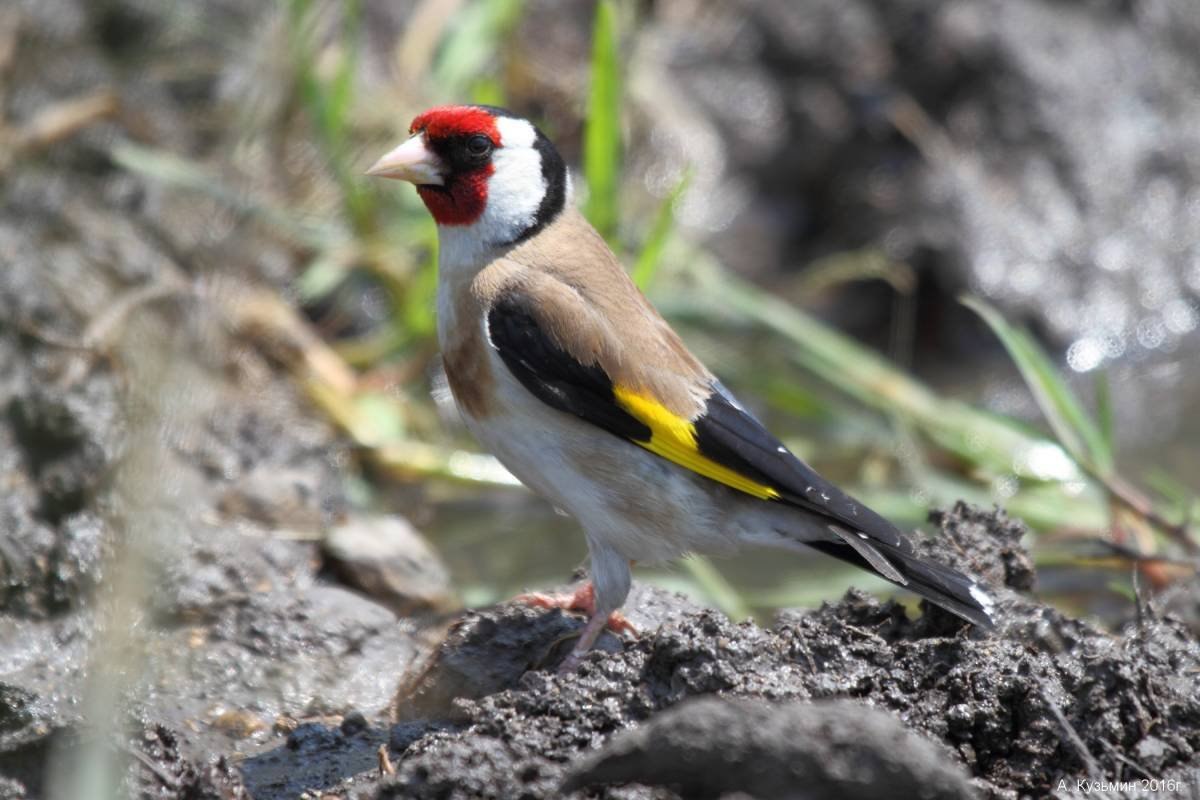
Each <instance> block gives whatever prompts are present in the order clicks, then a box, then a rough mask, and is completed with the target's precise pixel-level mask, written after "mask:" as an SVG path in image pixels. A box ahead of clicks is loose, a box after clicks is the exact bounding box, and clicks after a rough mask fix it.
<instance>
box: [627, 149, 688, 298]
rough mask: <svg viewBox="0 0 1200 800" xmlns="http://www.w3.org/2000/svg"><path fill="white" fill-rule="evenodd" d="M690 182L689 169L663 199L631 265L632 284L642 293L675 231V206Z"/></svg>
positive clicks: (658, 265)
mask: <svg viewBox="0 0 1200 800" xmlns="http://www.w3.org/2000/svg"><path fill="white" fill-rule="evenodd" d="M691 180H692V171H691V170H690V169H689V170H687V171H686V172H684V174H683V177H682V178H680V179H679V183H677V184H676V185H675V188H674V189H672V190H671V193H670V194H668V195H667V196H666V198H664V199H663V201H662V205H660V206H659V207H658V213H657V214H656V215H655V217H654V224H653V225H651V226H650V233H649V235H648V236H647V237H646V241H645V242H643V243H642V249H641V252H639V253H638V257H637V260H636V261H635V262H634V263H633V282H634V283H636V284H637V285H638V287H639V288H640V289H642V290H643V291H644V290H645V289H646V288H647V287H648V286H649V285H650V284H651V283H652V282H653V281H654V276H655V275H657V274H658V268H659V267H660V266H661V265H662V254H663V250H664V249H665V248H666V245H667V240H668V239H670V238H671V234H672V233H673V232H674V231H675V206H676V205H678V203H679V198H680V197H682V196H683V193H684V192H685V191H687V187H688V184H689V183H690V182H691Z"/></svg>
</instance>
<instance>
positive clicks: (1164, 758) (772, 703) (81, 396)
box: [0, 0, 1200, 800]
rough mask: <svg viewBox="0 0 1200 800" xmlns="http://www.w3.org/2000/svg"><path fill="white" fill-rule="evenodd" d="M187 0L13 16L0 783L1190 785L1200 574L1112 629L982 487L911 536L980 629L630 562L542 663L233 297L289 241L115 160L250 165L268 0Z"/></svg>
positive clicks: (521, 619) (32, 790)
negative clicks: (978, 588) (258, 44)
mask: <svg viewBox="0 0 1200 800" xmlns="http://www.w3.org/2000/svg"><path fill="white" fill-rule="evenodd" d="M194 5H195V7H196V8H200V9H202V11H201V12H199V17H197V18H198V19H201V22H202V23H203V24H202V25H200V26H199V32H198V31H197V29H195V28H188V27H187V24H190V23H188V20H185V19H183V17H182V16H178V15H172V14H169V13H166V12H164V11H163V10H162V9H163V8H166V5H165V4H164V5H161V6H160V5H159V4H156V3H153V2H116V1H115V0H114V1H113V2H83V0H78V1H76V0H22V2H20V3H17V4H16V5H13V4H6V5H4V7H3V8H0V99H2V100H3V102H2V103H0V106H2V107H0V112H3V115H4V124H3V126H0V177H2V178H3V181H2V182H0V194H2V197H0V798H4V799H6V800H7V798H41V797H59V798H72V800H74V798H75V797H78V796H79V794H78V793H77V792H76V791H75V790H76V786H75V784H73V783H72V780H74V779H76V778H77V777H78V773H80V769H79V767H80V765H81V764H82V763H83V759H84V758H85V757H95V756H96V754H101V755H102V756H104V757H106V758H109V757H111V758H113V759H114V763H116V764H118V765H121V770H120V771H119V776H118V777H117V778H116V779H115V780H117V781H118V782H120V783H121V785H122V786H123V791H125V792H126V793H128V794H131V795H133V796H137V797H147V798H164V799H165V798H192V799H194V798H240V797H254V798H258V799H259V800H282V798H295V797H304V796H306V797H309V798H316V797H320V796H334V797H359V798H376V797H379V798H389V797H454V798H458V797H461V798H471V797H498V798H499V797H504V798H508V797H528V798H540V797H557V796H562V795H564V794H568V795H570V796H575V797H612V798H638V797H654V798H671V797H694V796H714V797H718V796H726V797H731V798H732V797H761V798H773V797H814V798H816V797H831V796H856V797H857V796H861V797H874V796H912V797H920V796H925V797H968V796H972V795H974V796H979V797H996V798H1010V797H1012V798H1015V797H1022V796H1029V797H1041V796H1046V795H1047V794H1058V795H1059V796H1062V797H1075V796H1080V795H1079V793H1078V792H1077V791H1074V789H1075V787H1076V784H1075V781H1076V780H1078V779H1080V778H1086V779H1090V780H1096V781H1099V780H1108V781H1116V780H1134V781H1136V780H1141V779H1150V780H1158V781H1177V782H1178V788H1167V789H1163V790H1162V791H1158V792H1156V793H1155V794H1154V795H1153V796H1156V797H1165V796H1172V795H1178V796H1185V797H1187V796H1192V797H1195V796H1200V647H1198V645H1197V644H1196V635H1197V630H1198V627H1197V626H1198V623H1197V620H1198V619H1200V590H1198V589H1197V587H1196V586H1194V585H1193V586H1187V587H1180V588H1177V589H1176V590H1175V591H1174V592H1173V593H1171V595H1169V596H1165V597H1161V598H1155V599H1154V600H1147V601H1146V602H1145V603H1143V604H1142V607H1141V611H1140V613H1139V614H1138V615H1136V616H1135V617H1134V618H1132V619H1130V620H1129V621H1128V623H1127V624H1126V625H1125V626H1124V627H1123V628H1121V629H1120V630H1119V631H1118V632H1117V633H1115V634H1114V633H1109V632H1105V631H1103V630H1100V629H1098V628H1096V627H1094V626H1092V625H1090V624H1088V623H1086V622H1081V621H1077V620H1072V619H1069V618H1067V617H1065V616H1063V615H1062V614H1061V613H1059V612H1057V611H1055V610H1054V609H1051V608H1048V607H1046V606H1044V605H1041V604H1039V603H1038V602H1036V600H1035V599H1033V597H1034V596H1033V595H1032V594H1031V593H1030V592H1031V589H1032V587H1033V586H1034V574H1033V571H1032V568H1031V567H1030V564H1029V560H1028V557H1027V555H1026V554H1025V552H1024V550H1023V549H1022V545H1021V543H1020V534H1021V527H1020V525H1019V524H1017V523H1015V522H1013V521H1010V520H1007V519H1006V518H1005V517H1004V516H1003V515H1002V514H999V513H996V512H991V511H980V510H972V509H968V508H963V507H960V508H957V509H954V510H952V511H949V512H947V513H946V514H944V515H942V516H941V517H940V518H939V520H938V521H939V523H940V527H941V529H942V532H943V534H944V535H943V536H942V537H940V538H938V539H935V540H931V541H930V542H929V543H927V544H926V545H925V546H926V547H928V548H929V550H930V552H931V553H932V554H934V555H935V556H936V557H939V558H942V559H944V560H947V561H951V562H954V563H957V564H958V565H959V566H961V567H962V568H964V569H968V570H971V571H974V572H976V573H978V574H980V575H982V576H984V577H985V578H987V579H988V580H990V581H991V582H992V583H993V584H994V585H997V586H1001V585H1003V586H1007V587H1009V590H1010V591H1011V593H1010V595H1009V596H1008V598H1007V601H1006V603H1005V620H1004V622H1003V624H1002V625H1001V626H1000V627H999V629H998V630H997V631H995V632H993V633H982V632H978V631H973V630H971V629H969V628H964V627H963V626H961V625H960V624H959V623H957V622H956V621H955V620H954V619H953V618H950V617H947V616H946V615H945V614H943V613H941V612H940V611H938V610H936V609H933V610H926V611H925V612H924V613H923V614H922V615H920V616H917V617H915V618H910V617H909V616H908V615H907V614H906V613H905V610H904V609H903V608H901V607H900V606H898V605H896V604H894V603H890V602H881V601H879V600H877V599H875V598H873V597H871V596H867V595H862V594H856V593H852V594H850V595H848V596H847V597H845V598H843V599H841V600H839V601H837V602H833V603H830V604H828V605H826V606H825V607H823V608H821V609H819V610H816V611H808V612H800V611H796V612H787V613H785V614H783V615H781V617H780V619H779V620H778V622H777V623H776V624H775V625H774V626H772V627H770V628H764V627H760V626H757V625H755V624H752V623H741V624H734V623H731V622H730V621H729V620H727V619H725V618H724V617H722V616H721V615H720V614H718V613H716V612H714V611H711V610H707V609H703V608H698V607H696V606H694V605H692V604H690V603H688V602H687V601H686V600H684V599H682V598H680V597H677V596H674V595H671V594H669V593H665V592H662V591H658V590H653V589H650V588H647V587H638V588H637V590H636V591H635V594H634V595H633V597H632V598H631V601H630V607H629V609H628V610H629V615H630V616H631V618H632V619H633V620H634V621H635V623H637V624H639V626H640V627H641V630H642V635H641V636H640V637H639V638H638V639H637V640H636V641H625V642H620V641H617V640H616V639H615V638H612V637H608V638H606V639H605V640H603V648H604V649H603V652H599V653H597V654H595V655H594V656H593V657H591V658H590V659H589V660H588V661H587V662H586V663H585V664H584V666H583V667H582V668H581V670H580V671H579V672H578V673H577V674H573V675H567V676H558V675H556V674H555V673H554V672H553V667H554V664H555V661H556V659H557V658H558V657H560V656H561V651H562V648H563V647H564V646H569V641H564V639H567V638H569V636H570V634H571V633H573V632H574V631H575V630H577V629H578V628H579V627H580V625H581V621H580V620H578V619H576V618H574V617H571V616H569V615H564V614H562V613H560V612H544V611H535V610H532V609H529V608H524V607H521V606H503V607H499V608H494V609H488V610H483V611H475V612H471V613H469V614H467V615H465V616H462V617H458V616H455V615H453V614H452V613H451V612H452V609H453V608H454V606H455V603H456V599H455V593H454V589H453V587H451V586H449V585H448V582H447V578H446V575H445V571H444V570H443V569H442V568H441V566H440V565H439V564H438V562H437V557H436V555H434V554H433V553H432V552H431V550H430V549H429V548H428V547H427V546H426V545H425V544H424V543H423V541H422V540H421V539H420V537H419V536H416V535H415V534H414V533H413V531H412V530H411V529H410V528H409V527H407V526H406V525H405V524H404V523H403V521H402V519H401V516H402V515H403V514H404V513H405V512H406V511H408V510H409V509H406V508H403V507H389V508H387V509H378V508H370V507H364V506H363V504H362V503H361V502H358V501H356V500H355V498H354V497H353V496H351V495H352V493H351V492H350V490H349V489H348V486H352V481H348V480H347V479H348V478H352V477H354V459H353V455H354V454H353V452H352V449H351V448H350V447H349V446H348V445H347V444H346V442H345V441H344V440H343V439H342V438H341V437H340V436H338V435H337V433H336V432H335V430H334V428H333V427H332V426H331V425H330V424H329V423H328V422H327V421H326V420H324V419H322V418H320V417H319V416H318V415H316V414H315V413H314V412H313V410H312V407H311V405H310V404H309V403H308V402H307V401H306V399H305V398H303V397H302V396H300V394H299V393H298V391H297V389H296V388H295V386H294V385H293V384H292V383H291V382H290V381H289V380H288V379H287V378H286V377H285V374H284V370H283V369H281V367H280V363H279V360H278V356H279V352H278V349H277V348H275V347H272V346H270V343H266V342H264V341H263V340H262V339H261V337H258V336H255V335H254V334H253V331H250V330H248V329H247V328H246V327H245V326H244V325H243V324H241V322H240V321H239V319H238V318H237V317H236V315H234V316H231V315H230V313H229V311H230V309H231V308H233V307H235V306H236V305H237V302H236V301H239V300H244V299H246V298H247V297H248V296H251V295H252V293H253V290H252V289H251V287H264V286H265V287H273V288H274V289H277V290H280V291H283V290H285V289H286V287H287V285H288V283H289V282H290V281H291V280H292V278H294V276H295V274H296V273H297V271H298V269H299V266H300V265H301V264H302V263H303V258H304V254H303V253H298V252H297V251H296V249H295V248H294V247H293V246H291V245H289V244H287V243H286V242H283V241H281V240H280V238H279V237H277V236H273V235H270V234H269V233H268V232H266V231H264V230H263V229H262V227H260V226H258V225H256V224H253V223H252V222H250V221H248V220H247V219H245V218H244V217H242V216H240V215H239V214H236V213H234V212H233V211H231V210H230V207H229V205H228V204H222V203H217V202H215V201H213V200H211V199H206V198H205V197H202V196H197V195H195V194H188V193H185V192H179V191H173V190H171V189H168V188H165V187H164V186H163V185H162V184H161V183H158V182H155V181H152V180H148V179H146V178H145V177H143V176H138V175H135V174H133V173H131V172H129V171H128V170H126V169H123V168H122V167H120V166H119V165H118V164H117V162H116V161H115V160H114V156H113V153H114V147H115V146H116V145H119V144H120V143H122V142H125V141H135V142H139V143H142V144H147V145H151V146H154V147H156V148H160V149H162V150H165V151H169V152H172V153H178V154H188V155H190V156H192V157H195V158H196V159H197V160H211V161H229V160H236V159H235V156H236V155H237V154H238V152H239V151H238V150H237V147H236V145H237V144H238V142H235V141H233V140H234V139H235V138H236V137H234V136H228V137H226V135H225V134H224V133H222V132H221V131H219V130H217V123H216V122H215V121H214V120H217V119H219V117H220V113H219V112H220V111H221V110H222V109H223V110H224V113H228V112H229V107H230V105H233V104H235V101H237V100H238V98H239V97H241V98H242V99H243V100H244V99H245V98H244V97H242V94H240V93H244V92H245V89H246V86H247V80H246V75H247V74H256V73H255V70H256V69H257V68H258V67H260V66H261V64H260V62H259V61H256V60H255V59H254V58H253V57H252V55H253V54H248V53H247V52H246V50H245V49H242V50H239V51H237V52H232V50H233V48H230V47H227V46H226V42H227V40H226V39H223V38H222V37H221V36H216V35H213V31H216V32H228V31H231V30H235V29H236V30H240V31H260V30H261V29H263V28H269V27H270V20H269V19H265V17H266V15H264V13H263V9H264V8H266V7H267V6H268V4H265V3H264V4H253V3H243V2H222V1H221V0H211V2H206V3H196V4H194ZM851 5H852V4H846V6H847V7H850V6H851ZM915 5H916V6H920V5H922V4H919V3H918V4H915ZM1026 5H1028V4H1026ZM1034 5H1037V4H1034ZM1092 5H1095V6H1098V7H1101V6H1103V7H1104V8H1107V7H1108V6H1110V5H1111V6H1113V7H1116V6H1117V5H1120V4H1116V3H1113V4H1107V3H1094V4H1092ZM859 6H861V7H863V8H865V7H866V5H864V4H859ZM14 9H15V11H14ZM1102 10H1103V9H1102ZM864 13H865V12H864ZM1104 13H1105V14H1108V13H1109V12H1108V11H1104ZM1112 13H1113V14H1114V15H1116V14H1117V12H1115V11H1114V12H1112ZM1118 16H1119V15H1117V16H1114V17H1113V18H1114V20H1116V21H1115V22H1114V23H1113V24H1114V25H1118V24H1119V25H1120V26H1124V25H1125V24H1126V23H1125V22H1124V21H1123V20H1124V18H1123V17H1120V19H1118V18H1117V17H1118ZM14 20H16V22H14ZM181 20H182V22H181ZM193 21H194V20H193ZM185 23H187V24H185ZM13 25H17V26H19V35H17V34H14V35H12V36H10V35H9V33H11V31H12V30H15V29H13V28H12V26H13ZM206 26H207V27H206ZM1185 33H1186V31H1181V32H1180V36H1181V37H1182V36H1183V35H1184V34H1185ZM830 46H833V47H836V46H837V44H836V40H834V42H833V44H831V45H830ZM13 53H15V54H16V55H15V56H13ZM214 63H220V64H223V65H224V66H223V67H221V68H219V69H214V68H213V67H212V64H214ZM267 66H270V65H267ZM264 69H265V67H264ZM109 91H112V92H113V93H114V94H113V95H110V94H108V93H107V92H109ZM116 95H119V102H117V100H115V99H114V98H115V97H116ZM231 98H232V99H231ZM252 99H253V98H252ZM269 100H270V98H267V99H266V100H265V101H264V103H263V105H264V106H265V107H266V110H265V113H267V114H268V115H269V114H271V113H278V114H279V115H280V117H281V118H284V117H287V111H286V109H280V108H275V107H273V106H271V103H270V102H269ZM63 103H66V104H67V105H66V106H64V105H61V104H63ZM72 104H73V105H72ZM50 110H57V112H58V113H56V114H48V115H46V116H41V115H42V112H48V111H50ZM66 111H71V112H72V113H73V114H74V115H75V117H73V118H74V119H75V120H77V121H79V122H80V124H79V125H74V124H68V123H71V119H72V117H71V115H69V114H66V113H65V112H66ZM34 122H37V123H38V124H33V123H34ZM55 126H59V127H57V128H56V127H55ZM63 126H65V127H63ZM1038 174H1041V173H1038ZM275 177H279V176H278V175H275ZM839 185H841V184H839ZM855 185H857V184H855ZM235 193H236V192H235ZM234 205H236V204H234ZM860 216H861V215H855V218H858V217H860ZM935 216H936V215H935ZM852 238H853V237H852ZM838 244H839V245H845V244H846V242H845V241H839V242H838ZM565 578H566V576H564V579H565ZM106 697H107V698H109V699H108V700H107V701H106V699H105V698H106ZM114 698H115V699H114ZM381 748H382V755H381V753H380V749H381ZM1060 781H1066V784H1063V786H1065V787H1066V788H1065V789H1060V788H1059V787H1060V783H1059V782H1060ZM1175 785H1176V784H1168V786H1169V787H1172V786H1175Z"/></svg>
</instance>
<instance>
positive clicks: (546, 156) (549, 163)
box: [513, 126, 567, 244]
mask: <svg viewBox="0 0 1200 800" xmlns="http://www.w3.org/2000/svg"><path fill="white" fill-rule="evenodd" d="M533 130H534V132H536V133H537V140H536V141H535V142H534V143H533V147H534V149H535V150H537V151H538V155H540V156H541V157H542V180H543V181H544V182H545V184H546V193H545V194H544V195H542V202H541V203H540V204H539V205H538V209H537V211H536V212H535V213H534V215H533V224H532V225H530V226H529V227H528V228H526V229H525V230H524V231H522V232H521V235H520V236H518V237H517V238H516V239H515V240H514V241H513V243H514V244H516V243H519V242H523V241H525V240H526V239H528V238H529V237H530V236H533V235H534V234H535V233H537V232H538V231H540V230H541V229H542V228H544V227H546V226H547V225H549V224H550V223H551V222H553V221H554V218H555V217H557V216H558V215H559V214H561V213H562V210H563V208H565V207H566V204H567V165H566V162H564V161H563V158H562V156H560V155H559V154H558V150H557V149H556V148H555V147H554V145H553V144H552V143H551V142H550V140H549V139H547V138H546V136H545V134H543V133H542V132H541V131H540V130H538V128H537V126H534V129H533Z"/></svg>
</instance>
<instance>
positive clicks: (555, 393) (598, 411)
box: [488, 292, 651, 442]
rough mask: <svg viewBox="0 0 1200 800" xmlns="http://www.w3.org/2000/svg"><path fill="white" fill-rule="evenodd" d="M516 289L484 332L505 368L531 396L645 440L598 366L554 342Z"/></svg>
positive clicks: (643, 430)
mask: <svg viewBox="0 0 1200 800" xmlns="http://www.w3.org/2000/svg"><path fill="white" fill-rule="evenodd" d="M534 309H536V306H535V305H534V304H533V302H532V301H531V300H530V299H529V298H528V297H526V296H525V295H524V294H522V293H520V292H510V293H508V294H505V295H503V296H502V297H500V298H499V299H498V300H497V301H496V302H495V303H494V304H493V305H492V308H491V311H489V312H488V336H489V338H490V339H491V341H492V346H493V347H495V348H496V350H497V352H498V353H499V354H500V358H501V359H502V360H503V361H504V364H505V366H507V367H508V369H509V371H510V372H512V374H513V375H514V376H515V377H516V379H517V380H519V381H520V382H521V385H522V386H524V387H525V388H526V389H528V390H529V392H530V393H531V394H533V395H534V396H535V397H536V398H538V399H539V400H541V401H542V402H543V403H545V404H546V405H548V406H550V407H551V408H556V409H558V410H559V411H564V412H566V413H568V414H573V415H575V416H577V417H579V418H580V419H583V420H586V421H587V422H590V423H592V424H593V425H597V426H599V427H601V428H603V429H604V430H606V431H608V432H609V433H613V434H616V435H617V436H620V437H622V438H625V439H633V440H635V441H639V442H648V441H650V434H651V432H650V428H649V427H647V426H646V425H645V424H644V423H642V422H641V421H640V420H638V419H637V418H636V417H634V416H632V415H631V414H630V413H629V412H628V411H626V410H625V409H623V408H621V406H620V405H618V404H617V400H616V397H615V396H614V395H613V383H612V379H611V378H609V376H608V374H607V373H606V372H605V371H604V370H603V369H602V368H601V367H600V365H598V364H583V363H581V362H579V361H577V360H576V359H575V358H574V357H573V356H572V355H571V354H570V353H568V352H567V351H566V350H564V349H562V348H561V347H559V346H558V343H557V342H555V341H554V340H553V339H552V338H551V337H550V335H549V334H548V333H547V332H546V330H545V329H543V328H542V327H541V325H539V324H538V320H537V317H536V316H535V315H534V314H535V311H534Z"/></svg>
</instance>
